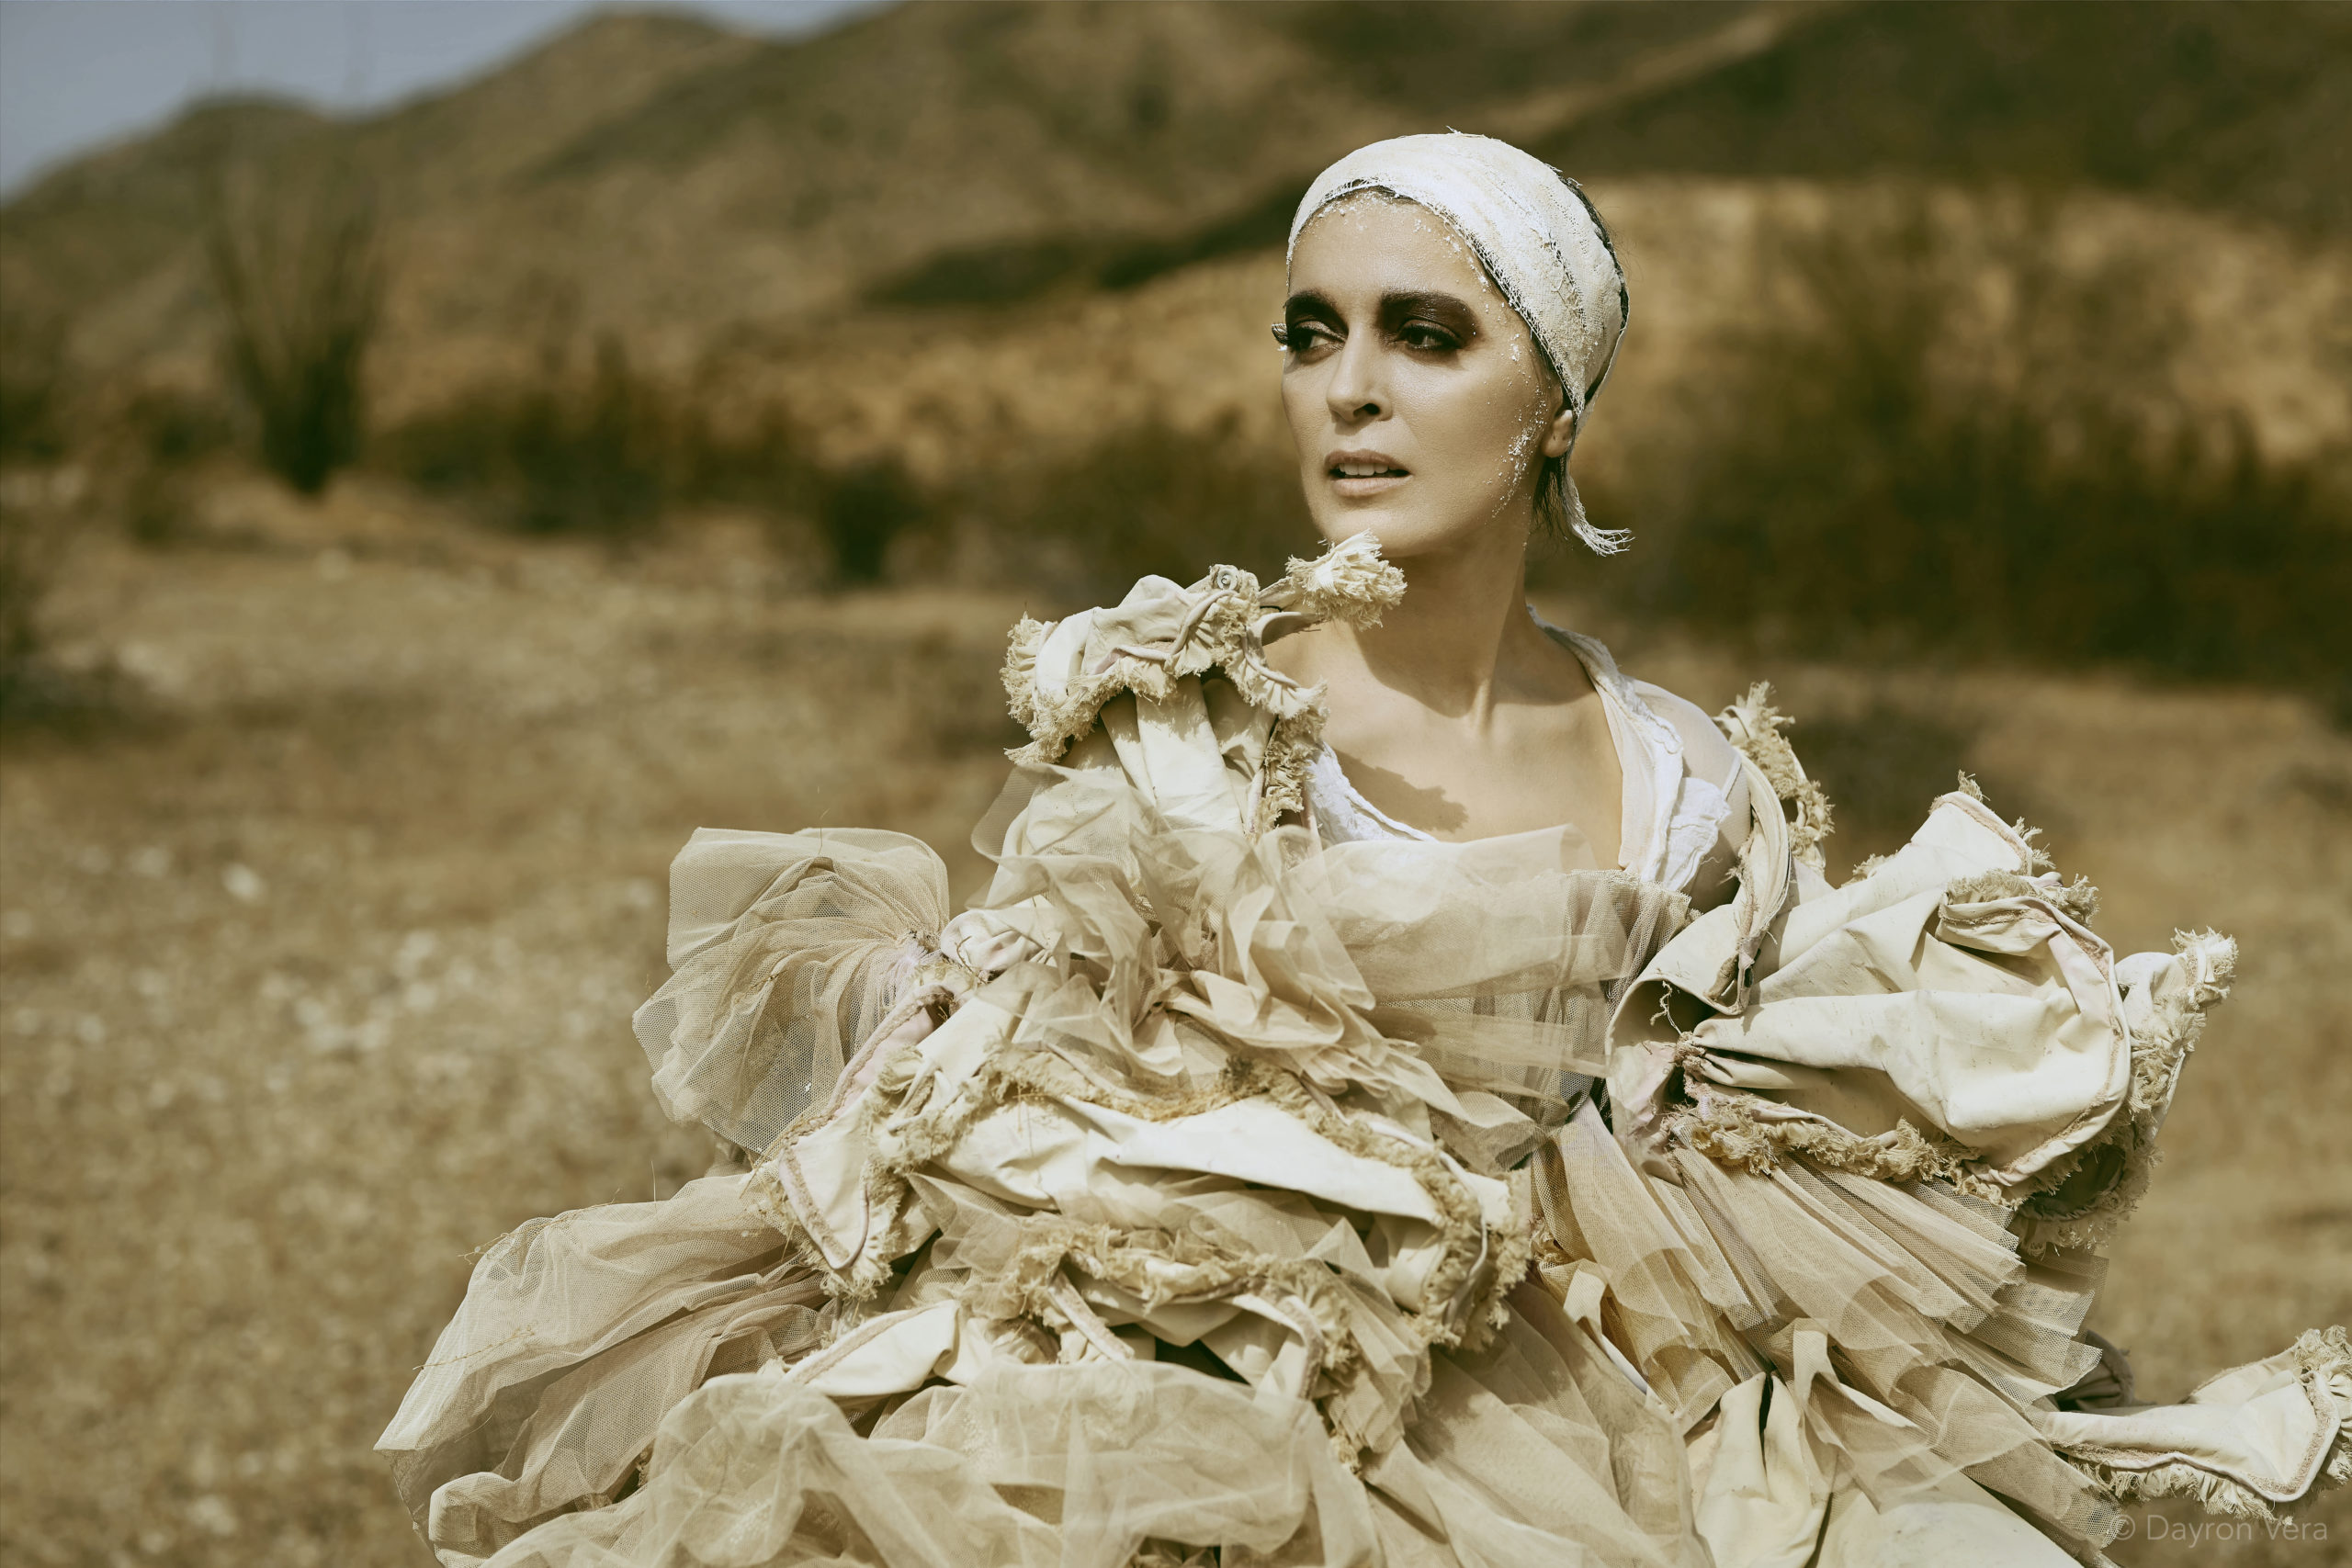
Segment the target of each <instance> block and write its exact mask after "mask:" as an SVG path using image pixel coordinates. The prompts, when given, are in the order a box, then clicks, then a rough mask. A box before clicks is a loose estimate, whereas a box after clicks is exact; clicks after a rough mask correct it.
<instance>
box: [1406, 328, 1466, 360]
mask: <svg viewBox="0 0 2352 1568" xmlns="http://www.w3.org/2000/svg"><path fill="white" fill-rule="evenodd" d="M1397 342H1399V343H1401V344H1404V345H1405V346H1406V347H1407V348H1409V349H1414V350H1417V351H1418V352H1420V353H1423V354H1452V353H1453V352H1454V351H1455V350H1456V349H1459V348H1460V347H1461V346H1462V340H1461V339H1460V338H1458V337H1455V336H1454V335H1453V333H1450V332H1448V331H1446V330H1445V329H1444V328H1443V327H1441V326H1439V325H1437V324H1436V323H1435V322H1433V321H1407V322H1406V323H1405V324H1404V325H1403V326H1401V327H1399V328H1397Z"/></svg>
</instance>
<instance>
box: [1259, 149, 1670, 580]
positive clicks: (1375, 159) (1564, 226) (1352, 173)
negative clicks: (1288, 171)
mask: <svg viewBox="0 0 2352 1568" xmlns="http://www.w3.org/2000/svg"><path fill="white" fill-rule="evenodd" d="M1365 190H1375V191H1385V192H1387V193H1388V194H1389V195H1391V196H1397V197H1404V198H1405V199H1406V200H1408V201H1410V202H1415V203H1417V204H1419V205H1420V206H1422V207H1426V208H1428V209H1430V211H1432V212H1434V213H1436V214H1437V215H1438V216H1439V217H1441V218H1442V219H1444V220H1446V221H1447V222H1448V223H1450V224H1452V225H1453V228H1454V230H1455V231H1457V232H1458V233H1460V234H1461V236H1462V237H1463V238H1464V240H1467V241H1468V242H1469V243H1470V248H1471V250H1472V251H1473V252H1474V253H1475V254H1476V255H1477V257H1478V260H1479V261H1480V262H1481V263H1482V264H1483V265H1485V266H1486V269H1487V275H1488V276H1491V277H1492V278H1493V279H1494V280H1495V282H1496V284H1497V285H1498V287H1499V288H1501V289H1502V291H1503V298H1504V299H1508V300H1510V305H1511V309H1512V310H1517V311H1518V312H1519V314H1520V319H1521V320H1522V321H1525V322H1526V323H1527V330H1528V331H1529V332H1530V333H1532V334H1533V335H1534V338H1535V344H1536V346H1537V347H1538V348H1540V349H1542V350H1543V351H1544V358H1545V359H1547V360H1549V361H1550V362H1551V366H1552V373H1553V374H1554V375H1555V376H1557V377H1558V378H1560V386H1561V388H1562V389H1564V390H1565V391H1566V394H1567V399H1568V406H1569V407H1570V408H1572V409H1574V410H1576V412H1577V423H1576V432H1575V434H1571V435H1570V436H1569V450H1570V451H1572V452H1573V451H1574V450H1575V441H1576V436H1577V435H1579V434H1583V432H1584V415H1585V407H1586V405H1587V404H1588V403H1589V402H1590V401H1591V400H1592V398H1593V397H1594V396H1595V395H1596V394H1598V393H1599V392H1600V387H1601V383H1602V382H1604V381H1606V380H1608V379H1609V368H1610V367H1611V365H1613V364H1615V363H1616V360H1617V344H1618V343H1619V342H1620V341H1621V340H1622V339H1623V337H1624V334H1625V317H1626V310H1627V301H1626V298H1625V275H1624V273H1623V270H1621V269H1620V268H1619V266H1618V265H1617V258H1616V256H1615V255H1614V254H1611V251H1610V248H1609V242H1608V240H1607V238H1606V237H1605V236H1604V235H1603V233H1602V231H1601V228H1600V220H1598V219H1597V218H1596V217H1595V216H1594V215H1593V210H1592V208H1591V207H1590V205H1589V204H1588V203H1587V202H1586V200H1585V198H1584V192H1583V191H1582V189H1581V188H1579V187H1578V186H1577V183H1576V182H1575V181H1574V180H1572V179H1569V178H1568V177H1567V176H1566V175H1563V174H1561V173H1560V172H1559V171H1558V170H1557V169H1555V168H1554V167H1552V165H1550V164H1546V163H1544V161H1543V160H1542V159H1540V158H1537V157H1534V156H1532V154H1529V153H1526V152H1521V151H1520V150H1519V149H1518V148H1516V147H1513V146H1512V145H1510V143H1509V142H1507V141H1496V140H1495V139H1494V138H1493V137H1491V136H1470V135H1465V134H1464V133H1463V132H1461V131H1447V132H1444V133H1442V134H1439V135H1431V136H1399V137H1397V138H1396V139H1395V140H1394V141H1375V142H1374V143H1373V144H1372V145H1371V146H1369V147H1360V148H1358V149H1357V150H1356V151H1354V152H1351V153H1349V154H1348V155H1347V156H1346V157H1344V158H1342V159H1340V161H1339V162H1338V163H1336V164H1332V165H1331V166H1330V167H1329V168H1328V169H1326V170H1324V171H1323V172H1322V173H1321V174H1320V175H1317V176H1316V179H1315V183H1314V184H1313V185H1311V186H1308V187H1307V189H1306V199H1304V200H1302V201H1301V202H1300V203H1299V204H1298V214H1297V216H1295V217H1294V218H1293V219H1292V220H1291V222H1290V243H1291V246H1292V247H1293V248H1294V249H1295V247H1296V246H1297V244H1298V235H1299V231H1301V230H1303V229H1305V228H1306V224H1307V220H1309V219H1311V218H1313V217H1314V216H1315V215H1316V214H1317V212H1320V211H1322V210H1323V209H1324V208H1325V207H1326V206H1328V205H1329V204H1330V203H1332V202H1334V201H1337V200H1339V199H1340V197H1346V196H1351V195H1353V194H1355V193H1356V192H1358V191H1365ZM1564 463H1565V459H1564ZM1560 478H1561V492H1562V493H1561V499H1562V500H1563V501H1564V502H1566V506H1567V513H1568V526H1569V528H1570V529H1571V530H1572V531H1573V532H1574V533H1575V534H1576V536H1577V537H1578V538H1579V539H1582V540H1583V541H1584V542H1585V543H1586V544H1587V545H1589V546H1590V547H1592V548H1593V550H1594V551H1596V552H1597V553H1599V554H1600V555H1604V556H1606V555H1614V554H1616V553H1617V552H1618V551H1619V550H1622V549H1623V548H1624V547H1625V542H1626V540H1628V539H1630V538H1631V537H1632V535H1631V534H1630V533H1628V532H1626V531H1625V530H1623V529H1618V528H1596V527H1594V526H1593V525H1592V524H1591V523H1590V522H1589V520H1588V519H1587V518H1586V517H1585V514H1584V502H1583V500H1582V498H1581V497H1579V496H1578V495H1577V487H1576V481H1575V480H1574V479H1569V478H1568V476H1567V473H1566V468H1565V467H1564V468H1563V469H1562V472H1561V476H1560Z"/></svg>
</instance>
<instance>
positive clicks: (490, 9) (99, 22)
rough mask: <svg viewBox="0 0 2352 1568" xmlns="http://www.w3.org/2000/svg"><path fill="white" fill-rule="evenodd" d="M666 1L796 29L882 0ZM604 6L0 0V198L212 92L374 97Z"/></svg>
mask: <svg viewBox="0 0 2352 1568" xmlns="http://www.w3.org/2000/svg"><path fill="white" fill-rule="evenodd" d="M657 3H667V4H673V5H677V6H681V8H684V9H687V10H693V11H698V12H701V13H703V14H704V15H706V16H708V17H712V18H713V19H715V20H718V21H720V22H723V23H725V24H727V25H729V26H732V27H737V28H744V29H746V30H749V31H756V32H763V33H771V34H791V33H799V32H808V31H811V30H813V29H816V28H822V27H824V26H825V25H826V24H828V23H830V22H832V21H834V20H836V19H838V18H839V17H842V15H843V14H844V13H847V12H850V11H854V10H857V9H860V8H863V7H864V6H870V5H873V4H876V0H657ZM886 3H887V0H886ZM599 8H600V7H599V6H597V5H595V4H594V0H0V197H5V196H14V195H15V194H16V193H17V191H18V190H19V189H21V188H22V187H23V186H24V185H25V184H26V183H27V182H28V179H29V178H32V177H36V176H38V175H40V174H41V173H42V172H43V171H44V170H46V169H48V168H50V167H52V166H54V165H55V164H57V163H58V162H59V161H60V160H62V159H65V158H69V157H72V156H73V155H74V154H75V153H77V152H85V151H87V150H89V149H91V148H93V147H96V146H99V145H102V144H104V143H106V142H108V141H117V140H119V139H121V138H124V137H128V136H135V135H138V134H140V133H141V132H143V131H147V130H153V129H154V128H155V127H157V126H159V125H162V124H163V123H164V122H165V121H167V120H169V119H170V118H172V117H173V116H174V115H175V114H177V113H178V112H179V111H180V110H181V109H183V108H185V107H187V105H188V104H189V103H190V102H192V101H194V100H195V99H198V98H201V97H204V96H207V95H209V94H212V93H217V92H222V91H235V92H254V91H266V92H276V93H282V94H286V95H288V96H293V97H297V98H300V99H303V100H304V101H306V102H309V103H311V104H314V105H316V106H318V107H322V108H327V109H333V110H337V111H349V110H354V109H373V108H379V107H383V106H385V105H387V104H391V103H396V102H398V101H400V100H401V99H402V98H406V97H410V96H413V95H415V94H418V93H422V92H426V91H429V90H433V89H437V88H441V87H445V86H447V85H452V84H454V83H456V82H458V81H462V80H463V79H465V78H466V77H469V76H471V75H474V74H476V73H479V72H481V71H483V70H486V69H488V68H489V67H491V66H493V65H496V64H499V63H501V62H503V61H505V60H507V59H509V58H511V57H513V56H514V55H515V54H517V53H520V52H521V51H524V50H525V49H526V48H528V47H529V46H530V45H532V44H535V43H537V42H538V41H539V40H540V39H544V38H546V37H547V36H548V34H550V33H553V32H556V31H558V30H560V29H561V28H566V27H569V26H571V25H573V24H574V23H576V22H577V21H579V19H580V18H581V17H582V16H584V15H586V14H587V13H589V12H590V11H592V10H595V9H599ZM634 8H644V6H643V5H642V3H640V5H639V6H638V7H634Z"/></svg>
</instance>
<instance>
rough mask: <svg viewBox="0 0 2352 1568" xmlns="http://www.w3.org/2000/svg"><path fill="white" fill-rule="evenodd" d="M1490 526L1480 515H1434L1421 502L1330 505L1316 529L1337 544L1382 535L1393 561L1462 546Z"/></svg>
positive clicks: (1387, 555) (1320, 512)
mask: <svg viewBox="0 0 2352 1568" xmlns="http://www.w3.org/2000/svg"><path fill="white" fill-rule="evenodd" d="M1488 526H1489V525H1488V524H1487V523H1486V522H1485V520H1483V519H1478V518H1460V517H1444V518H1440V517H1432V516H1430V514H1429V511H1428V509H1427V508H1426V507H1419V506H1382V505H1377V504H1375V505H1359V506H1348V505H1326V506H1323V507H1321V508H1318V509H1317V511H1316V513H1315V528H1316V532H1317V533H1319V534H1321V535H1322V536H1323V537H1324V538H1326V539H1327V540H1329V541H1331V542H1332V543H1335V544H1336V543H1337V542H1339V541H1340V540H1341V539H1345V538H1350V537H1351V536H1354V535H1357V534H1364V533H1369V534H1371V535H1373V536H1374V537H1376V538H1378V539H1379V541H1380V554H1381V556H1382V558H1384V559H1385V560H1388V561H1391V562H1401V561H1408V560H1410V559H1412V558H1414V557H1415V556H1426V555H1432V554H1436V553H1438V552H1441V551H1444V550H1448V549H1458V548H1460V547H1462V546H1464V545H1466V544H1468V543H1469V542H1470V541H1471V540H1473V539H1475V538H1476V537H1477V536H1479V535H1480V534H1482V533H1484V532H1485V531H1486V530H1487V527H1488Z"/></svg>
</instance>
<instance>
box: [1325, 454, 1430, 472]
mask: <svg viewBox="0 0 2352 1568" xmlns="http://www.w3.org/2000/svg"><path fill="white" fill-rule="evenodd" d="M1323 467H1324V471H1325V472H1326V473H1328V474H1329V475H1330V477H1331V478H1333V479H1403V478H1405V477H1406V476H1407V475H1408V474H1409V473H1411V472H1412V470H1411V469H1409V468H1406V467H1405V465H1404V464H1402V463H1400V462H1398V461H1397V459H1396V458H1394V457H1390V456H1389V455H1388V454H1387V453H1385V452H1372V451H1366V450H1363V449H1361V448H1358V449H1355V450H1351V451H1346V452H1334V453H1332V454H1331V455H1330V456H1329V457H1326V458H1324V459H1323Z"/></svg>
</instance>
